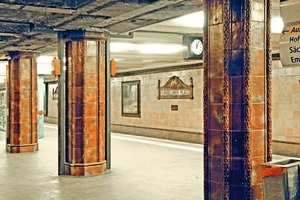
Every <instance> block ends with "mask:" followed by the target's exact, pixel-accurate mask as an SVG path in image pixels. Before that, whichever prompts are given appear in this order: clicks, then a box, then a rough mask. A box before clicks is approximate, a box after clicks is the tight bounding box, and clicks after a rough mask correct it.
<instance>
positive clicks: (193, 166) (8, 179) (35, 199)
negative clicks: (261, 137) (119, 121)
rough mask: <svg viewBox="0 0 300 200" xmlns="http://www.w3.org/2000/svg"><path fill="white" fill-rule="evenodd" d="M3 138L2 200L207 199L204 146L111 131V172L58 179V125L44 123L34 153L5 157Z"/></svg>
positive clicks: (0, 159)
mask: <svg viewBox="0 0 300 200" xmlns="http://www.w3.org/2000/svg"><path fill="white" fill-rule="evenodd" d="M0 136H1V137H0V139H1V140H0V200H100V199H101V200H201V199H204V198H203V146H202V145H199V144H190V143H184V142H175V141H168V140H161V139H153V138H146V137H138V136H131V135H125V134H118V133H112V152H111V153H112V169H111V170H109V171H108V172H106V173H105V174H102V175H97V176H89V177H71V176H58V175H57V174H58V161H57V160H58V159H57V158H58V155H57V146H58V144H57V127H56V126H55V125H50V124H45V136H44V138H42V139H40V140H39V149H40V150H39V151H38V152H35V153H24V154H9V153H6V151H5V141H4V138H5V137H4V132H0ZM277 158H280V157H277Z"/></svg>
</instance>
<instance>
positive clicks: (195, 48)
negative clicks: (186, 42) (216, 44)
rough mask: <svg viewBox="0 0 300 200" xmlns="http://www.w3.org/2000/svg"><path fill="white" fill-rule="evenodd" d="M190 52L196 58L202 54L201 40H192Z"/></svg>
mask: <svg viewBox="0 0 300 200" xmlns="http://www.w3.org/2000/svg"><path fill="white" fill-rule="evenodd" d="M191 51H192V52H193V53H194V54H195V55H197V56H198V55H200V54H201V53H202V51H203V44H202V42H201V40H199V39H195V40H193V42H192V43H191Z"/></svg>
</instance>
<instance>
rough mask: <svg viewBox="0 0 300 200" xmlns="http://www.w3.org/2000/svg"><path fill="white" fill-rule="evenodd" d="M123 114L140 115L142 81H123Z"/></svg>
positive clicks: (127, 115)
mask: <svg viewBox="0 0 300 200" xmlns="http://www.w3.org/2000/svg"><path fill="white" fill-rule="evenodd" d="M121 97H122V100H121V101H122V116H126V117H140V116H141V105H140V81H139V80H138V81H126V82H122V95H121Z"/></svg>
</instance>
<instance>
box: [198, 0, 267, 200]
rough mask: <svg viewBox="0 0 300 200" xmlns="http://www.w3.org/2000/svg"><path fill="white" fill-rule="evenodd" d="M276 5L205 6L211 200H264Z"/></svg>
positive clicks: (244, 0)
mask: <svg viewBox="0 0 300 200" xmlns="http://www.w3.org/2000/svg"><path fill="white" fill-rule="evenodd" d="M270 4H271V0H255V1H253V0H240V1H237V0H205V1H204V9H205V13H206V25H205V27H204V38H205V40H204V46H205V52H204V144H205V145H204V191H205V199H206V200H221V199H222V200H223V199H226V200H229V199H230V200H237V199H238V200H252V199H255V200H256V199H257V200H262V199H263V193H262V178H261V171H260V166H261V164H262V163H264V162H266V161H269V160H270V159H271V104H270V102H271V78H270V77H271V59H270V58H271V57H270V23H269V22H270V8H271V5H270Z"/></svg>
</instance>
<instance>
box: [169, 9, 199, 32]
mask: <svg viewBox="0 0 300 200" xmlns="http://www.w3.org/2000/svg"><path fill="white" fill-rule="evenodd" d="M171 21H172V22H174V23H177V24H180V25H182V26H186V27H194V28H203V25H204V13H203V11H199V12H195V13H191V14H188V15H184V16H182V17H178V18H175V19H172V20H171Z"/></svg>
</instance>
